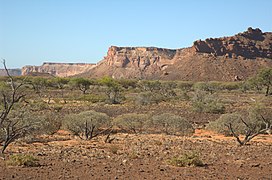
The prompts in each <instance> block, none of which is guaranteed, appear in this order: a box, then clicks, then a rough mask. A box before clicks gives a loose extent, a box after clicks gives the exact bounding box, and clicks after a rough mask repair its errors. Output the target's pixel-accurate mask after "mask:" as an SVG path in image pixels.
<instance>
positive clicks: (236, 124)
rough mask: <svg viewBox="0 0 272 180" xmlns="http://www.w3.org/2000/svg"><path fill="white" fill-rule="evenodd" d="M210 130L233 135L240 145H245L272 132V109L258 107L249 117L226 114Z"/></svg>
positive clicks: (209, 126)
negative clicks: (263, 134) (262, 134)
mask: <svg viewBox="0 0 272 180" xmlns="http://www.w3.org/2000/svg"><path fill="white" fill-rule="evenodd" d="M264 111H269V113H265V112H264ZM208 128H209V129H212V130H215V131H217V132H219V133H223V134H225V135H229V134H231V135H233V136H234V137H235V138H236V139H237V141H238V143H239V144H240V145H245V144H247V143H248V142H249V141H250V140H251V139H253V138H254V137H255V136H257V135H259V134H261V133H266V132H268V133H269V132H271V130H272V119H271V109H267V110H264V109H263V108H260V107H258V106H257V107H253V108H250V109H249V113H248V115H247V116H241V115H240V114H236V113H232V114H224V115H222V116H221V117H220V118H219V119H218V120H216V121H214V122H210V123H209V125H208ZM241 134H242V135H245V136H244V139H243V140H242V139H241V138H240V137H239V135H241Z"/></svg>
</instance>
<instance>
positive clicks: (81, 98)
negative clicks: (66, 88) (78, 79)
mask: <svg viewBox="0 0 272 180" xmlns="http://www.w3.org/2000/svg"><path fill="white" fill-rule="evenodd" d="M106 99H107V98H106V96H102V95H94V94H83V95H80V96H79V97H78V98H77V100H79V101H88V102H91V103H97V102H105V101H106Z"/></svg>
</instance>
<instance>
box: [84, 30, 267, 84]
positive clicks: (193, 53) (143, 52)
mask: <svg viewBox="0 0 272 180" xmlns="http://www.w3.org/2000/svg"><path fill="white" fill-rule="evenodd" d="M264 67H272V33H270V32H267V33H263V32H262V31H261V30H260V29H258V28H257V29H253V28H248V30H247V31H245V32H243V33H239V34H237V35H235V36H231V37H222V38H209V39H206V40H204V41H202V40H198V41H195V42H194V43H193V46H192V47H189V48H183V49H164V48H156V47H116V46H112V47H110V48H109V50H108V53H107V56H106V57H104V59H103V60H102V61H100V62H99V63H98V65H97V66H96V67H95V68H93V69H91V70H90V71H89V72H87V73H83V74H82V75H83V76H87V77H101V76H105V75H107V76H112V77H114V78H139V79H164V80H193V81H208V80H222V81H232V80H234V77H235V76H239V77H241V78H242V79H246V78H247V77H249V76H252V75H254V74H256V73H257V71H258V70H259V69H260V68H264Z"/></svg>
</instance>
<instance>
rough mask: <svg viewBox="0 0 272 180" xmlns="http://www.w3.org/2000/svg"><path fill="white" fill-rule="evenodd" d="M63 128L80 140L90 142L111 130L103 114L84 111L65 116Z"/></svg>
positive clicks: (106, 117)
mask: <svg viewBox="0 0 272 180" xmlns="http://www.w3.org/2000/svg"><path fill="white" fill-rule="evenodd" d="M64 127H65V128H66V129H67V130H69V131H71V132H72V133H74V135H76V136H78V137H80V138H81V139H85V140H91V139H92V138H94V137H96V136H98V135H100V134H103V133H104V132H107V131H108V130H109V129H110V128H111V122H110V118H109V116H108V115H106V114H105V113H99V112H96V111H84V112H81V113H79V114H71V115H67V116H66V117H65V119H64Z"/></svg>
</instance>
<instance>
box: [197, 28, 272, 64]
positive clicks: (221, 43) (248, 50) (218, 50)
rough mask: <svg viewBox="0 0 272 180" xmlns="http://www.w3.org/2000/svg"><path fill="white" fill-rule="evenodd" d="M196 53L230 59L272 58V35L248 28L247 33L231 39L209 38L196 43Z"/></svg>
mask: <svg viewBox="0 0 272 180" xmlns="http://www.w3.org/2000/svg"><path fill="white" fill-rule="evenodd" d="M193 48H194V49H195V51H196V52H200V53H211V54H213V55H215V56H225V57H229V58H237V57H241V58H248V59H255V58H270V59H271V58H272V36H271V33H263V32H262V31H261V30H260V29H258V28H257V29H252V28H248V30H247V31H245V32H243V33H239V34H237V35H235V36H231V37H223V38H209V39H206V40H205V41H202V40H198V41H195V42H194V45H193Z"/></svg>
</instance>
